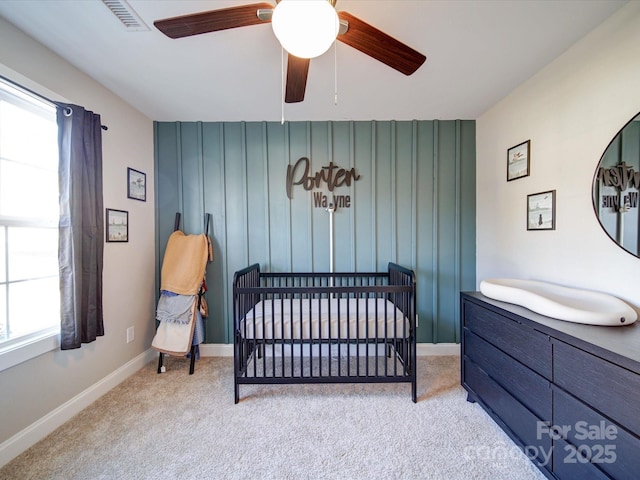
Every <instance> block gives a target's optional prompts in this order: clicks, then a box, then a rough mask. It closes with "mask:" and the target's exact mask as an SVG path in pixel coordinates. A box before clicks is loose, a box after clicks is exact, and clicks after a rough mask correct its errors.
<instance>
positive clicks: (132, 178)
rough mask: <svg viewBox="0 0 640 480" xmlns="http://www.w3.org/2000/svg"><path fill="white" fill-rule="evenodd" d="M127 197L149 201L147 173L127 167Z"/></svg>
mask: <svg viewBox="0 0 640 480" xmlns="http://www.w3.org/2000/svg"><path fill="white" fill-rule="evenodd" d="M127 197H128V198H133V199H134V200H140V201H141V202H146V201H147V174H146V173H142V172H139V171H138V170H134V169H133V168H127Z"/></svg>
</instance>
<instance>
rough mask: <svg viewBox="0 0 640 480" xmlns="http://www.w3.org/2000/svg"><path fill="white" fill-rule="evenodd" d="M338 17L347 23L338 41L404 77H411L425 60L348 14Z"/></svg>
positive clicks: (344, 13)
mask: <svg viewBox="0 0 640 480" xmlns="http://www.w3.org/2000/svg"><path fill="white" fill-rule="evenodd" d="M338 17H340V20H345V21H347V22H348V23H349V28H348V29H347V31H346V32H345V33H343V34H341V35H338V40H340V41H341V42H343V43H346V44H347V45H349V46H351V47H353V48H355V49H356V50H360V51H361V52H362V53H365V54H367V55H369V56H370V57H373V58H375V59H376V60H378V61H380V62H382V63H385V64H387V65H389V66H390V67H391V68H394V69H396V70H398V71H399V72H402V73H404V74H405V75H411V74H412V73H413V72H415V71H416V70H417V69H418V68H420V65H422V64H423V63H424V61H425V60H426V59H427V57H425V56H424V55H423V54H421V53H420V52H418V51H416V50H414V49H413V48H411V47H409V46H408V45H405V44H404V43H402V42H399V41H398V40H396V39H395V38H393V37H391V36H389V35H387V34H386V33H384V32H382V31H380V30H378V29H377V28H375V27H373V26H371V25H369V24H368V23H366V22H363V21H362V20H360V19H359V18H357V17H354V16H353V15H351V14H350V13H347V12H338Z"/></svg>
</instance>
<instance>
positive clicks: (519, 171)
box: [507, 140, 531, 182]
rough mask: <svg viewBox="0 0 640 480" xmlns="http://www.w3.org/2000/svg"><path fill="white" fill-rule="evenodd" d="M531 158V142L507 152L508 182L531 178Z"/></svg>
mask: <svg viewBox="0 0 640 480" xmlns="http://www.w3.org/2000/svg"><path fill="white" fill-rule="evenodd" d="M530 157H531V140H527V141H526V142H522V143H520V144H518V145H516V146H515V147H511V148H510V149H509V150H507V182H510V181H511V180H516V179H518V178H522V177H528V176H529V171H530Z"/></svg>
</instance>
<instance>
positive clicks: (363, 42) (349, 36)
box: [153, 0, 426, 103]
mask: <svg viewBox="0 0 640 480" xmlns="http://www.w3.org/2000/svg"><path fill="white" fill-rule="evenodd" d="M276 2H277V4H276V6H275V7H274V6H273V5H272V4H270V3H266V2H260V3H252V4H248V5H240V6H237V7H228V8H222V9H218V10H211V11H206V12H200V13H194V14H189V15H182V16H179V17H172V18H166V19H163V20H157V21H155V22H154V23H153V24H154V25H155V26H156V28H158V30H160V31H161V32H162V33H164V34H165V35H167V36H168V37H170V38H182V37H188V36H191V35H200V34H202V33H210V32H216V31H219V30H226V29H230V28H238V27H246V26H250V25H259V24H263V23H268V22H271V21H272V20H273V28H274V33H275V34H276V36H277V37H278V39H279V40H280V42H281V43H282V44H283V47H284V48H285V50H287V52H288V55H287V83H286V93H285V102H286V103H296V102H301V101H303V100H304V94H305V89H306V86H307V75H308V73H309V63H310V61H311V57H312V56H317V54H312V55H310V56H309V58H302V57H301V56H296V55H294V54H292V53H291V51H292V50H294V48H291V47H290V46H285V44H284V43H285V42H284V41H283V39H282V38H281V36H280V35H279V32H278V30H276V26H277V25H276V20H278V22H280V21H279V19H277V18H276V17H278V16H280V17H282V16H283V14H280V11H283V10H284V8H283V7H285V6H286V7H287V8H289V6H292V7H293V8H291V9H292V10H293V9H295V8H298V9H300V8H305V7H308V6H310V5H311V4H312V3H315V4H319V6H320V7H322V8H324V9H325V10H329V15H330V16H333V17H334V20H333V21H334V22H335V27H330V28H329V29H330V30H333V35H332V39H330V42H329V43H328V44H327V46H326V48H328V47H329V46H330V45H331V44H332V43H333V40H334V39H337V40H340V41H341V42H343V43H346V44H347V45H349V46H351V47H353V48H355V49H356V50H359V51H361V52H362V53H364V54H366V55H369V56H370V57H372V58H374V59H376V60H378V61H380V62H382V63H385V64H386V65H388V66H390V67H391V68H393V69H395V70H398V71H399V72H402V73H404V74H405V75H411V74H412V73H413V72H415V71H416V70H417V69H418V68H419V67H420V66H421V65H422V64H423V63H424V61H425V60H426V57H425V56H424V55H423V54H421V53H420V52H418V51H416V50H414V49H413V48H411V47H409V46H408V45H405V44H404V43H402V42H400V41H398V40H396V39H395V38H393V37H391V36H389V35H387V34H386V33H384V32H382V31H380V30H378V29H377V28H375V27H373V26H371V25H369V24H368V23H366V22H364V21H362V20H360V19H359V18H357V17H355V16H353V15H351V14H350V13H347V12H344V11H342V12H337V11H336V10H335V3H336V0H322V1H315V2H312V1H310V0H276ZM327 6H328V7H329V9H327ZM323 13H324V12H323ZM319 18H320V16H319V15H318V14H317V13H314V14H312V16H311V18H310V23H309V24H308V25H307V26H305V27H302V28H300V27H301V26H302V25H303V24H302V23H300V22H302V21H303V20H301V19H296V20H294V25H293V26H294V28H295V27H298V30H302V31H301V33H302V34H303V35H304V37H305V39H307V38H308V37H309V36H310V35H309V29H311V28H314V27H316V26H317V24H318V23H319ZM305 28H306V29H307V30H305ZM326 48H325V50H326ZM299 55H300V54H299Z"/></svg>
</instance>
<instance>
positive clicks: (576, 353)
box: [553, 340, 640, 436]
mask: <svg viewBox="0 0 640 480" xmlns="http://www.w3.org/2000/svg"><path fill="white" fill-rule="evenodd" d="M553 349H554V364H553V381H554V383H555V384H556V385H558V386H560V387H562V388H563V389H564V390H566V391H568V392H570V393H572V394H573V395H574V396H575V397H577V398H580V399H581V400H582V401H583V402H584V403H586V404H588V405H590V406H591V407H593V408H594V409H596V410H598V411H600V412H602V413H603V414H604V415H606V416H607V417H609V418H611V419H612V420H614V421H616V422H617V423H620V424H621V425H624V426H625V427H626V428H627V429H628V430H630V431H631V432H632V433H634V434H635V435H638V436H640V415H639V414H638V412H639V411H640V409H639V408H638V403H637V402H638V392H640V375H638V374H637V373H634V372H631V371H629V370H627V369H625V368H622V367H620V366H618V365H614V364H613V363H611V362H608V361H606V360H603V359H601V358H599V357H596V356H595V355H591V354H590V353H587V352H585V351H583V350H580V349H578V348H575V347H572V346H570V345H567V344H566V343H564V342H561V341H559V340H554V341H553Z"/></svg>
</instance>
